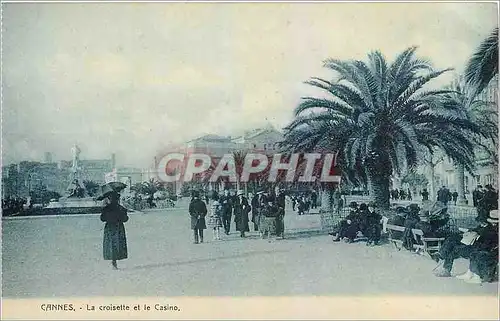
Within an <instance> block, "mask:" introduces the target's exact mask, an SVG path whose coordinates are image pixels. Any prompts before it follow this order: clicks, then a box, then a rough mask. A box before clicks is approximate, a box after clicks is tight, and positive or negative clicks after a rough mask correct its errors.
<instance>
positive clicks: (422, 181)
mask: <svg viewBox="0 0 500 321" xmlns="http://www.w3.org/2000/svg"><path fill="white" fill-rule="evenodd" d="M401 182H402V183H403V184H408V185H410V188H412V189H415V188H416V187H420V188H421V187H426V186H427V184H428V183H429V181H428V180H427V178H426V177H425V175H423V174H419V173H416V172H415V171H411V172H409V173H407V174H406V175H405V176H404V177H403V179H402V180H401Z"/></svg>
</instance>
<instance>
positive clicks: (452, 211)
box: [320, 205, 477, 232]
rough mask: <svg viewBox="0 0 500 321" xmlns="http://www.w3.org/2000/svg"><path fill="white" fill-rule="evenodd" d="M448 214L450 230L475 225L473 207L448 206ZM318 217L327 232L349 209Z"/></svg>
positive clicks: (474, 210) (322, 213)
mask: <svg viewBox="0 0 500 321" xmlns="http://www.w3.org/2000/svg"><path fill="white" fill-rule="evenodd" d="M448 214H449V215H450V220H449V222H448V226H449V227H450V228H452V229H457V228H459V227H461V228H471V227H474V226H475V225H476V224H477V222H476V220H475V218H476V216H477V211H476V209H475V208H474V207H468V206H453V205H452V206H448ZM320 215H321V229H322V231H325V232H327V231H328V232H329V231H331V230H332V229H333V227H334V226H335V225H336V224H338V222H340V221H341V220H342V219H344V218H345V217H346V216H347V215H349V208H348V207H343V208H342V209H340V210H339V211H337V210H335V209H334V210H333V211H332V212H320Z"/></svg>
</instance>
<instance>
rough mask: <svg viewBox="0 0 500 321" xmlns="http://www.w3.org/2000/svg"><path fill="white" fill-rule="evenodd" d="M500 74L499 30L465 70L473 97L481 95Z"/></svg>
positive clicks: (486, 40) (474, 55) (483, 43)
mask: <svg viewBox="0 0 500 321" xmlns="http://www.w3.org/2000/svg"><path fill="white" fill-rule="evenodd" d="M497 74H498V28H495V29H494V30H493V31H492V32H491V34H490V35H489V36H488V37H487V38H486V39H485V40H483V42H482V43H481V44H480V45H479V47H478V48H477V49H476V51H475V52H474V54H473V55H472V57H471V58H470V60H469V62H468V63H467V66H466V69H465V81H466V82H467V85H468V86H470V87H471V88H472V90H471V94H472V96H476V95H477V94H479V93H480V92H481V91H482V90H483V89H484V88H486V86H487V85H488V84H489V83H490V81H491V80H492V79H493V77H495V75H497Z"/></svg>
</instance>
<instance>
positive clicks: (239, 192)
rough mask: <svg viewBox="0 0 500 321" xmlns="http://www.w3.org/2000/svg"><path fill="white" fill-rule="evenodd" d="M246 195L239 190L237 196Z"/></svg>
mask: <svg viewBox="0 0 500 321" xmlns="http://www.w3.org/2000/svg"><path fill="white" fill-rule="evenodd" d="M243 194H245V192H244V191H243V190H241V189H240V190H238V192H237V193H236V195H237V196H240V195H243Z"/></svg>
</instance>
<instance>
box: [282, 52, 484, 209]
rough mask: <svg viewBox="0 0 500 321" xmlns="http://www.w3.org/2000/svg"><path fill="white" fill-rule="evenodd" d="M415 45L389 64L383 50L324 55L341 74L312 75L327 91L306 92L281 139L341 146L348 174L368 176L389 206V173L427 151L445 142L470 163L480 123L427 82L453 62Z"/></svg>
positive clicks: (307, 145)
mask: <svg viewBox="0 0 500 321" xmlns="http://www.w3.org/2000/svg"><path fill="white" fill-rule="evenodd" d="M415 51H416V47H411V48H408V49H406V50H405V51H403V52H402V53H401V54H399V55H398V56H397V57H396V59H395V61H394V62H392V63H390V64H389V63H387V61H386V59H385V57H384V56H383V55H382V54H381V53H380V52H379V51H375V52H372V53H370V54H369V55H368V62H367V63H365V62H363V61H359V60H347V61H343V60H337V59H328V60H326V61H325V63H324V66H325V67H327V68H329V69H331V70H333V71H335V72H337V73H338V78H337V79H336V80H333V81H329V80H325V79H321V78H312V79H311V80H310V81H308V82H307V84H309V85H312V86H315V87H317V88H319V89H321V90H323V91H324V93H326V94H327V95H328V97H327V98H317V97H305V98H303V101H302V102H301V103H300V104H299V106H298V107H297V108H296V110H295V117H296V118H295V120H294V121H293V122H292V123H291V124H290V125H289V126H288V127H287V128H285V142H284V144H285V145H286V146H288V148H290V149H292V150H302V151H310V150H317V149H318V148H321V149H325V150H329V151H338V153H339V154H338V160H339V163H340V164H341V170H342V173H343V176H344V177H345V178H347V179H353V178H354V179H355V180H357V181H360V182H366V183H367V185H368V186H369V190H370V195H371V196H372V198H373V200H374V201H375V202H376V203H377V205H378V206H380V207H382V208H388V207H389V181H390V177H391V175H392V174H393V173H397V174H400V173H401V169H402V168H403V167H406V168H408V169H411V168H413V167H415V165H416V164H417V160H418V159H419V156H420V155H421V154H422V153H423V152H425V150H429V151H432V150H433V149H434V148H440V149H442V150H443V151H444V152H445V153H446V154H447V155H448V156H449V157H451V158H452V159H454V160H460V162H461V163H463V164H465V166H466V168H468V169H472V168H473V162H472V159H473V143H472V141H471V140H470V139H469V133H470V132H478V131H479V129H478V128H477V126H476V125H475V124H473V123H472V122H470V121H469V120H468V119H466V118H464V117H461V115H460V112H459V111H458V110H456V109H453V108H452V107H447V108H445V107H444V106H442V104H441V102H440V100H439V99H436V97H439V96H440V95H442V94H444V93H447V92H448V91H447V90H432V89H426V86H425V85H426V84H428V83H429V81H431V80H433V79H435V78H437V77H439V76H440V75H442V74H443V73H445V72H446V71H448V70H449V69H445V70H434V69H433V67H432V65H431V63H430V62H429V61H427V60H425V59H420V58H417V57H415Z"/></svg>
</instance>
